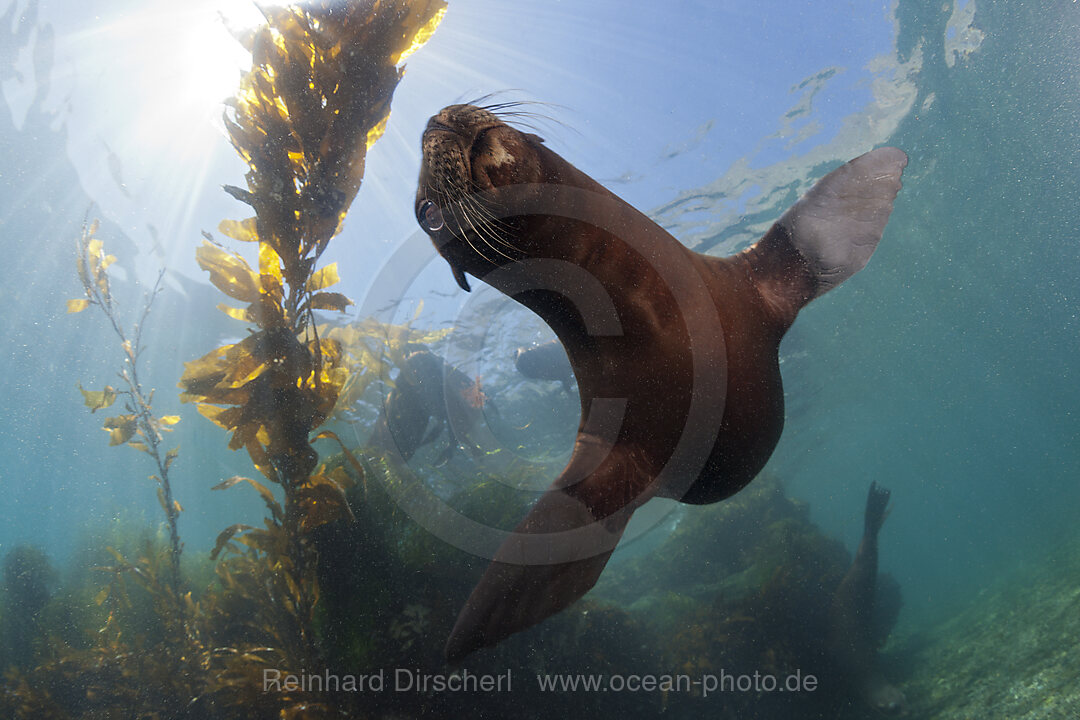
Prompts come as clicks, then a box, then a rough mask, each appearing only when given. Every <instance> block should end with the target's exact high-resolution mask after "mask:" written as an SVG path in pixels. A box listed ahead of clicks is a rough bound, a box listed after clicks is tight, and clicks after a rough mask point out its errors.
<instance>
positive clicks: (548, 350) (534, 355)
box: [514, 340, 574, 392]
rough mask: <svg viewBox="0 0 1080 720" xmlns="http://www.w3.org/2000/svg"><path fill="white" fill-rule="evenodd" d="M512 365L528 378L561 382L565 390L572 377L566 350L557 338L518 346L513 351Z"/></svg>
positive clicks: (568, 387)
mask: <svg viewBox="0 0 1080 720" xmlns="http://www.w3.org/2000/svg"><path fill="white" fill-rule="evenodd" d="M514 367H515V368H516V369H517V371H518V372H519V373H521V374H522V375H524V376H525V377H527V378H529V379H530V380H548V381H551V382H558V383H562V386H563V389H564V390H566V391H567V392H569V390H570V381H571V380H573V377H574V369H573V368H572V367H571V366H570V358H568V357H567V356H566V350H565V349H564V348H563V346H562V343H560V342H559V341H558V340H552V341H550V342H546V343H543V344H542V345H532V346H527V347H520V348H518V349H517V350H516V351H515V352H514Z"/></svg>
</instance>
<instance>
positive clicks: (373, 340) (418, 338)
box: [313, 293, 451, 412]
mask: <svg viewBox="0 0 1080 720" xmlns="http://www.w3.org/2000/svg"><path fill="white" fill-rule="evenodd" d="M319 294H320V295H321V294H323V293H319ZM316 297H317V296H316ZM313 300H314V298H313ZM450 332H451V329H450V328H444V329H442V330H422V329H419V328H414V327H412V325H411V324H410V323H405V324H402V325H393V324H390V323H383V322H380V321H379V320H377V319H375V318H371V317H369V318H365V319H363V320H359V321H357V322H353V323H349V324H348V325H340V326H336V327H331V326H329V325H320V326H319V327H318V333H319V337H321V338H324V339H327V340H334V341H336V342H338V343H339V344H340V346H341V351H342V359H341V361H340V365H341V367H342V369H344V370H345V372H346V374H345V381H344V382H343V383H342V388H341V394H340V396H339V397H338V400H337V404H336V407H335V409H334V411H335V412H344V411H346V410H348V409H349V408H351V407H353V406H354V405H355V404H356V402H357V401H358V400H359V399H360V398H361V397H362V396H363V394H364V392H365V391H366V390H367V389H368V388H369V387H370V386H371V384H372V383H373V382H376V381H379V382H382V383H386V384H392V383H391V378H390V376H391V374H392V371H393V369H394V368H397V367H400V366H401V365H402V363H403V362H404V361H405V356H406V355H408V354H409V352H411V351H412V350H415V349H417V348H418V347H420V346H426V345H430V344H431V343H435V342H438V341H439V340H442V339H443V338H445V337H446V336H447V335H449V334H450Z"/></svg>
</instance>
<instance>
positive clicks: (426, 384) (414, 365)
mask: <svg viewBox="0 0 1080 720" xmlns="http://www.w3.org/2000/svg"><path fill="white" fill-rule="evenodd" d="M478 392H479V388H478V383H476V382H474V381H473V380H470V379H469V378H468V376H467V375H465V373H463V372H461V371H460V370H458V369H457V368H455V367H451V366H450V365H448V364H446V362H445V361H443V359H442V358H440V357H439V356H437V355H435V354H434V353H432V352H431V351H429V350H415V351H413V352H411V353H409V354H408V355H407V356H406V357H405V360H404V362H403V363H402V365H401V367H400V368H399V372H398V376H397V380H396V381H395V384H394V388H393V389H392V390H391V391H390V392H389V394H387V396H386V402H385V403H384V404H383V408H382V410H381V411H380V412H379V417H378V419H377V420H376V421H375V432H374V435H373V436H372V442H373V443H374V444H375V445H378V446H381V447H382V448H383V449H388V448H391V447H393V448H396V449H397V452H398V453H399V454H400V455H401V458H402V459H403V460H406V461H408V460H409V459H410V458H412V456H413V454H414V453H415V452H416V451H417V450H418V449H419V448H420V447H421V446H423V445H427V444H428V443H432V442H435V440H437V439H438V438H439V436H440V435H442V432H443V429H444V428H447V429H448V432H449V435H450V444H449V446H448V447H447V448H446V450H445V451H444V452H443V453H442V455H440V457H439V461H442V460H443V459H444V458H445V459H449V457H450V455H451V454H452V453H453V451H454V449H455V448H457V447H459V446H462V445H468V446H469V447H473V446H472V444H471V443H469V442H468V440H467V438H466V437H465V434H466V433H468V431H469V429H470V428H471V427H472V426H473V425H475V424H476V422H477V421H478V420H479V418H480V414H481V413H480V406H479V399H478V397H477V396H476V394H477V393H478ZM432 420H434V421H435V422H434V424H432Z"/></svg>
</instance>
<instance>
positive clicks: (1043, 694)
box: [893, 535, 1080, 720]
mask: <svg viewBox="0 0 1080 720" xmlns="http://www.w3.org/2000/svg"><path fill="white" fill-rule="evenodd" d="M893 647H895V648H896V650H895V653H896V655H897V657H896V659H897V660H899V661H900V662H901V663H902V664H903V665H904V666H906V668H907V669H908V670H909V671H910V675H909V676H908V677H906V678H904V683H903V685H904V691H905V692H906V693H907V697H908V700H909V702H910V705H911V712H910V717H916V718H928V719H933V720H987V719H989V718H1002V719H1008V720H1077V719H1078V718H1080V535H1077V536H1076V537H1073V538H1072V539H1071V540H1069V541H1067V542H1063V543H1062V545H1061V546H1060V549H1059V550H1058V551H1056V552H1055V553H1054V554H1053V555H1051V556H1050V557H1048V558H1047V559H1046V561H1045V562H1043V563H1041V564H1039V565H1038V566H1035V567H1030V568H1027V569H1025V570H1024V571H1021V572H1018V573H1017V574H1015V575H1014V576H1012V577H1009V578H1007V579H1005V580H1003V581H1002V582H1001V583H1000V584H999V585H997V586H996V587H992V588H988V589H987V590H985V591H984V592H982V593H980V595H979V596H977V597H976V598H974V599H973V600H972V602H971V604H970V605H969V606H968V607H967V608H966V609H965V610H964V611H962V612H961V613H959V614H958V615H956V616H955V617H953V618H951V619H949V620H948V621H946V622H943V623H942V624H940V625H939V626H937V627H933V628H929V629H927V630H924V631H923V632H922V633H920V634H919V635H918V636H917V637H916V636H909V637H907V638H897V640H896V641H895V642H894V644H893Z"/></svg>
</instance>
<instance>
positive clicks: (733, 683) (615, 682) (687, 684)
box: [262, 668, 818, 697]
mask: <svg viewBox="0 0 1080 720" xmlns="http://www.w3.org/2000/svg"><path fill="white" fill-rule="evenodd" d="M536 683H537V686H538V687H539V689H540V691H541V692H631V693H633V692H686V693H690V692H694V693H700V694H701V696H702V697H708V696H709V695H710V694H714V693H724V692H755V693H762V692H764V693H773V692H813V691H814V690H816V689H817V687H818V679H817V677H816V676H814V675H811V674H809V673H807V674H803V673H802V672H801V671H799V670H796V671H795V672H793V673H790V674H788V675H786V676H783V677H779V676H776V675H771V674H766V673H760V672H756V671H755V672H754V673H750V674H745V673H744V674H733V673H728V672H727V671H725V670H720V672H719V674H713V673H706V674H703V675H701V676H700V677H692V676H690V675H686V674H682V673H680V674H673V675H662V674H660V675H658V674H642V675H634V674H631V675H596V674H564V675H559V674H550V675H537V676H536ZM262 689H263V692H288V693H295V692H331V693H336V692H358V693H382V692H416V693H433V692H434V693H441V692H485V693H493V692H512V691H513V677H512V675H511V671H510V670H509V669H507V670H506V672H504V673H499V674H492V673H473V672H469V671H468V670H461V671H458V672H454V673H449V674H446V673H425V672H421V671H420V670H414V669H412V668H394V669H393V670H387V669H385V668H383V669H379V670H376V671H374V672H372V673H368V674H366V675H350V674H341V675H339V674H336V673H332V672H330V670H324V671H323V672H322V673H309V672H299V673H285V672H282V671H281V670H276V669H272V668H267V669H265V670H263V687H262Z"/></svg>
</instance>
